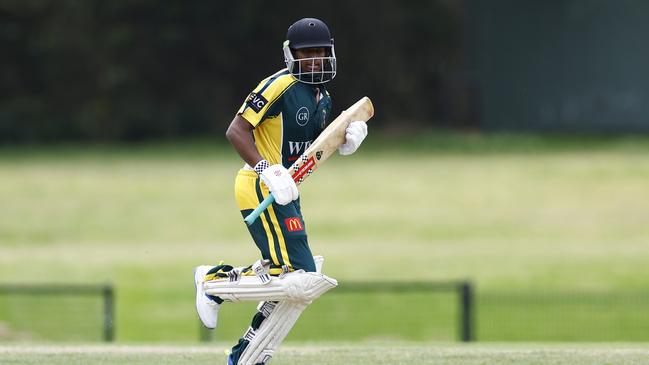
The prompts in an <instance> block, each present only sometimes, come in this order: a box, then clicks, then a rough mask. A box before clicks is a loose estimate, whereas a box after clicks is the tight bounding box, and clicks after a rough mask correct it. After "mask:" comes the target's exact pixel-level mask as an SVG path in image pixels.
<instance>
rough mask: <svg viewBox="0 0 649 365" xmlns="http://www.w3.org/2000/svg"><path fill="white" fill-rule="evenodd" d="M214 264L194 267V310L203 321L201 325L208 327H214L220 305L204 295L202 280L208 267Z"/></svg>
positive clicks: (210, 267)
mask: <svg viewBox="0 0 649 365" xmlns="http://www.w3.org/2000/svg"><path fill="white" fill-rule="evenodd" d="M213 267H214V266H207V265H203V266H197V267H196V268H195V269H194V285H195V286H196V312H197V313H198V318H200V320H201V322H203V326H205V327H207V328H209V329H215V328H216V319H217V317H218V314H219V307H220V306H221V305H220V304H218V303H217V302H215V301H213V300H212V299H210V298H208V297H207V295H205V291H204V290H203V280H204V278H205V275H206V274H207V272H208V271H210V269H212V268H213Z"/></svg>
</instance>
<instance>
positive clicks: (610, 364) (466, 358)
mask: <svg viewBox="0 0 649 365" xmlns="http://www.w3.org/2000/svg"><path fill="white" fill-rule="evenodd" d="M224 349H225V346H218V345H217V346H210V347H207V346H162V345H157V346H58V347H53V346H0V362H1V363H2V364H6V365H76V364H79V365H81V364H84V365H85V364H93V365H121V364H129V365H151V364H155V365H167V364H168V365H172V364H173V365H184V364H187V365H194V364H225V355H224V354H223V350H224ZM647 358H649V346H639V345H625V344H619V345H615V346H611V345H605V346H602V345H592V344H591V345H574V344H562V345H547V344H544V345H538V344H521V345H511V344H487V345H450V344H407V343H406V344H402V343H396V344H394V343H372V344H355V345H349V344H345V345H337V344H319V345H299V346H298V345H290V344H289V345H287V346H284V347H283V348H282V349H281V350H280V351H279V352H278V353H277V354H276V355H275V357H274V358H273V362H272V364H273V365H298V364H310V365H339V364H355V365H370V364H371V365H383V364H384V365H406V364H408V365H411V364H417V365H429V364H430V365H487V364H498V365H644V364H646V363H647Z"/></svg>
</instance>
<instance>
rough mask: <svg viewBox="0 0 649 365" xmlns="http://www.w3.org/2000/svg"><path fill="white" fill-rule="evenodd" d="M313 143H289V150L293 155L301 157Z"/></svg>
mask: <svg viewBox="0 0 649 365" xmlns="http://www.w3.org/2000/svg"><path fill="white" fill-rule="evenodd" d="M311 143H313V141H306V142H294V141H288V149H289V151H290V152H291V155H299V154H301V153H302V152H304V151H306V149H307V148H309V146H310V145H311Z"/></svg>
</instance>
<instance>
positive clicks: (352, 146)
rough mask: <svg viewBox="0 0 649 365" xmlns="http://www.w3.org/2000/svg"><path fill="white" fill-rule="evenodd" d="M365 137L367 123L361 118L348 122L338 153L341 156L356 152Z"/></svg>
mask: <svg viewBox="0 0 649 365" xmlns="http://www.w3.org/2000/svg"><path fill="white" fill-rule="evenodd" d="M365 137H367V123H365V122H364V121H362V120H357V121H354V122H351V123H349V125H348V126H347V129H346V130H345V143H343V144H342V145H341V146H340V147H338V153H340V154H341V155H343V156H347V155H351V154H352V153H354V152H356V150H357V149H358V146H360V145H361V143H362V142H363V140H364V139H365Z"/></svg>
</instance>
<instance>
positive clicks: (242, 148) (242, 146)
mask: <svg viewBox="0 0 649 365" xmlns="http://www.w3.org/2000/svg"><path fill="white" fill-rule="evenodd" d="M225 136H226V138H227V139H228V140H229V141H230V143H231V144H232V146H233V147H234V149H235V150H236V151H237V153H239V156H241V158H242V159H243V160H244V161H245V162H246V163H247V164H248V165H250V166H252V167H254V166H255V165H256V164H257V162H259V161H261V160H262V159H263V157H262V156H261V154H260V153H259V151H258V150H257V147H256V146H255V140H254V138H253V136H252V126H250V123H248V122H247V121H246V120H245V119H243V118H242V117H241V116H236V117H235V118H234V120H232V123H230V126H229V127H228V130H227V131H226V132H225Z"/></svg>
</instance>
